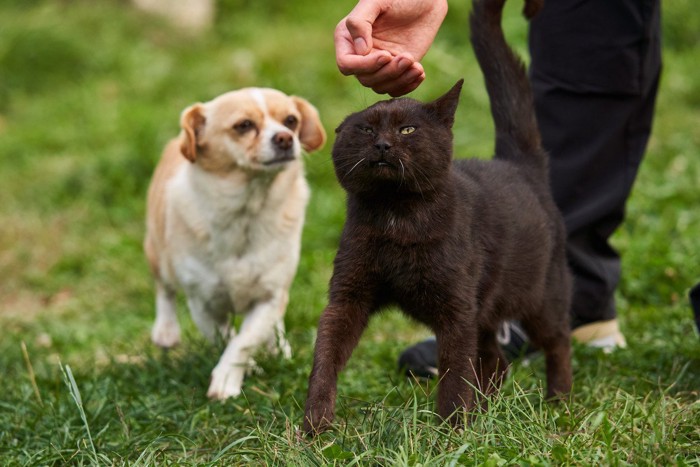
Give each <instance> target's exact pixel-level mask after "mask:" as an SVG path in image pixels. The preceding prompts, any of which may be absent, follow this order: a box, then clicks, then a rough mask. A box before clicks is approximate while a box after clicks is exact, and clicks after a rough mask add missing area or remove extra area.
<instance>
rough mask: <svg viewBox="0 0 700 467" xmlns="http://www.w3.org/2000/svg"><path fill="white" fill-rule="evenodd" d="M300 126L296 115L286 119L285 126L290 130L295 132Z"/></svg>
mask: <svg viewBox="0 0 700 467" xmlns="http://www.w3.org/2000/svg"><path fill="white" fill-rule="evenodd" d="M298 124H299V119H298V118H296V117H295V116H294V115H290V116H288V117H287V118H285V119H284V126H286V127H287V128H289V129H290V130H295V129H296V128H297V125H298Z"/></svg>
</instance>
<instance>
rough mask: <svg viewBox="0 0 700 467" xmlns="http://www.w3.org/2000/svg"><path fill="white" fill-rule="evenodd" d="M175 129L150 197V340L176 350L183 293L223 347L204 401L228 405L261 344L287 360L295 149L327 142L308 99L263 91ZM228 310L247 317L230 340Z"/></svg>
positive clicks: (297, 226) (299, 184)
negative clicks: (153, 316) (152, 296)
mask: <svg viewBox="0 0 700 467" xmlns="http://www.w3.org/2000/svg"><path fill="white" fill-rule="evenodd" d="M180 124H181V127H182V132H181V134H180V136H179V138H176V139H174V140H172V141H171V142H170V143H169V144H168V145H167V146H166V148H165V151H164V152H163V156H162V159H161V161H160V163H159V164H158V167H157V168H156V171H155V174H154V176H153V180H152V181H151V186H150V188H149V192H148V212H147V222H146V224H147V233H146V238H145V241H144V248H145V251H146V256H147V257H148V261H149V263H150V266H151V270H152V272H153V275H154V277H155V281H156V289H157V290H156V320H155V324H154V326H153V331H152V334H151V337H152V339H153V342H155V343H156V344H157V345H159V346H161V347H172V346H174V345H175V344H177V343H178V342H179V341H180V326H179V324H178V322H177V316H176V312H175V309H176V306H175V294H176V290H177V288H178V287H179V288H181V289H182V290H184V293H185V295H186V297H187V304H188V306H189V309H190V313H191V315H192V318H193V319H194V322H195V323H196V325H197V327H198V328H199V329H200V330H201V331H202V333H203V334H204V335H205V336H206V337H207V338H208V339H210V340H212V341H213V340H215V339H216V337H217V335H221V336H223V337H224V338H225V339H227V340H228V345H227V347H226V350H225V351H224V353H223V355H222V356H221V359H220V360H219V363H218V364H217V365H216V367H215V368H214V370H213V372H212V376H211V384H210V386H209V391H208V392H207V395H208V396H209V397H211V398H213V399H226V398H228V397H233V396H237V395H239V394H240V392H241V385H242V383H243V377H244V374H245V372H246V370H247V369H248V368H250V365H251V364H252V355H253V354H254V352H255V351H256V350H258V349H259V348H261V346H266V347H267V348H268V349H269V350H271V351H273V352H274V351H276V350H277V349H280V350H282V352H283V354H284V355H285V356H286V357H289V356H290V355H291V351H290V348H289V344H288V343H287V341H286V339H285V337H284V320H283V318H284V313H285V309H286V307H287V301H288V298H289V288H290V286H291V284H292V280H293V278H294V275H295V273H296V269H297V264H298V262H299V251H300V245H301V231H302V226H303V223H304V213H305V210H306V204H307V201H308V198H309V187H308V184H307V183H306V179H305V178H304V173H303V166H302V161H301V152H302V149H304V150H306V151H309V152H311V151H315V150H317V149H319V148H321V147H322V146H323V144H324V143H325V141H326V133H325V131H324V129H323V126H322V125H321V122H320V120H319V116H318V112H317V111H316V109H315V108H314V107H313V106H312V105H311V104H309V103H308V102H307V101H306V100H304V99H302V98H299V97H295V96H287V95H286V94H284V93H282V92H280V91H277V90H274V89H261V88H246V89H242V90H238V91H232V92H229V93H226V94H223V95H221V96H219V97H217V98H215V99H214V100H212V101H210V102H207V103H204V104H194V105H192V106H191V107H188V108H187V109H185V110H184V111H183V113H182V116H181V120H180ZM231 313H243V314H245V318H244V320H243V322H242V324H241V326H240V330H239V331H238V334H236V333H235V330H234V329H232V328H230V327H229V319H230V314H231Z"/></svg>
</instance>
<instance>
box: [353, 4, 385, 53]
mask: <svg viewBox="0 0 700 467" xmlns="http://www.w3.org/2000/svg"><path fill="white" fill-rule="evenodd" d="M377 3H378V2H374V1H364V0H361V1H360V2H358V4H357V5H356V6H355V8H353V10H352V11H351V12H350V14H349V15H348V16H347V18H345V26H346V27H347V28H348V32H349V33H350V37H351V38H352V41H353V43H354V45H355V53H356V54H357V55H367V54H368V53H369V52H370V51H371V50H372V46H373V43H372V25H373V24H374V21H375V20H376V19H377V17H378V16H379V15H380V14H381V8H380V7H379V5H378V4H377Z"/></svg>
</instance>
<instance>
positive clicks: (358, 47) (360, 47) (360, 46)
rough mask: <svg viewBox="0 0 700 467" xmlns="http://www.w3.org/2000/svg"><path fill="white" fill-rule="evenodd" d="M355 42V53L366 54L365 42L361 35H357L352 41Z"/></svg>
mask: <svg viewBox="0 0 700 467" xmlns="http://www.w3.org/2000/svg"><path fill="white" fill-rule="evenodd" d="M354 43H355V52H356V53H357V55H366V54H367V42H365V40H364V39H363V38H361V37H358V38H357V39H355V41H354Z"/></svg>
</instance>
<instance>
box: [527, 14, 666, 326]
mask: <svg viewBox="0 0 700 467" xmlns="http://www.w3.org/2000/svg"><path fill="white" fill-rule="evenodd" d="M659 10H660V5H659V1H658V0H550V1H546V2H545V6H544V8H543V10H542V12H541V13H540V14H539V15H538V16H537V17H536V18H535V19H534V20H533V21H532V23H531V27H530V52H531V56H532V62H531V67H530V75H531V81H532V87H533V92H534V96H535V109H536V113H537V118H538V122H539V125H540V131H541V132H542V140H543V144H544V147H545V148H546V149H547V150H548V151H549V153H550V155H551V162H550V175H551V177H550V180H551V186H552V190H553V193H554V199H555V201H556V203H557V205H558V206H559V208H560V210H561V212H562V214H563V215H564V220H565V223H566V227H567V232H568V243H567V254H568V258H569V263H570V266H571V269H572V272H573V274H574V298H573V303H572V310H571V313H572V325H573V326H574V327H575V326H578V325H580V324H585V323H588V322H592V321H597V320H607V319H613V318H614V317H615V302H614V291H615V288H616V287H617V284H618V282H619V278H620V271H621V265H620V257H619V255H618V253H617V252H616V251H615V249H614V248H613V247H612V246H611V245H610V243H609V239H610V236H611V235H612V234H613V232H614V231H615V230H616V229H617V227H618V226H619V225H620V224H621V223H622V221H623V219H624V215H625V203H626V200H627V197H628V196H629V194H630V191H631V189H632V185H633V183H634V179H635V177H636V175H637V170H638V168H639V164H640V162H641V160H642V156H643V154H644V151H645V148H646V144H647V141H648V139H649V134H650V133H651V124H652V117H653V113H654V103H655V99H656V91H657V87H658V80H659V74H660V63H661V60H660V40H659V35H660V26H659V23H660V21H659V16H660V11H659Z"/></svg>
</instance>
